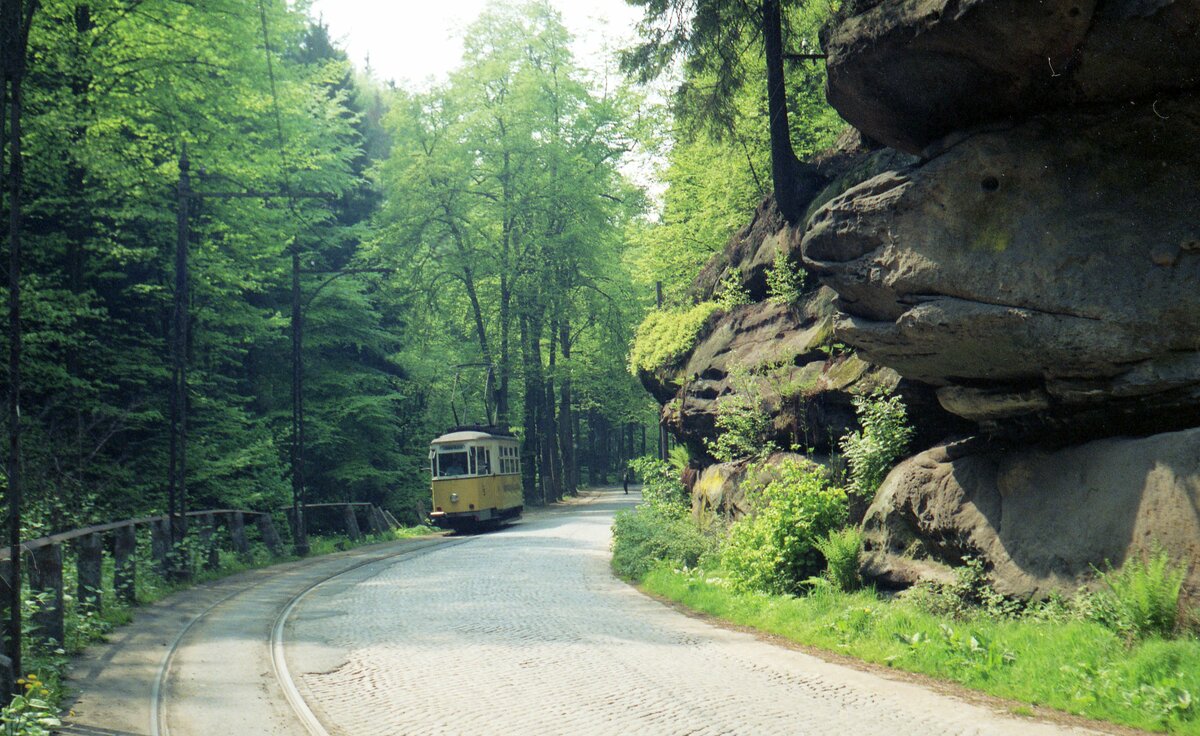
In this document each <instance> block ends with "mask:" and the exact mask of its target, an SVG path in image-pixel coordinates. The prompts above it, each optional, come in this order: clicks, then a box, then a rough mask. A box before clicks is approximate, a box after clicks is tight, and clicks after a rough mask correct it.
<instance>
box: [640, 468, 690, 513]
mask: <svg viewBox="0 0 1200 736" xmlns="http://www.w3.org/2000/svg"><path fill="white" fill-rule="evenodd" d="M629 466H630V467H631V468H633V472H634V473H636V474H637V476H638V477H639V478H641V479H642V505H643V506H648V507H650V508H653V509H654V510H655V511H658V512H660V513H662V514H665V515H667V516H685V515H686V514H687V512H688V508H689V507H690V504H689V503H688V496H687V489H686V488H684V486H683V482H682V481H681V480H680V479H679V478H680V475H681V472H680V471H678V470H676V469H675V467H673V466H672V465H671V463H666V462H663V461H662V460H659V459H658V458H656V457H653V456H651V455H645V456H643V457H639V458H637V459H635V460H631V461H630V463H629Z"/></svg>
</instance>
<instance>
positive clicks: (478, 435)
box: [429, 430, 515, 445]
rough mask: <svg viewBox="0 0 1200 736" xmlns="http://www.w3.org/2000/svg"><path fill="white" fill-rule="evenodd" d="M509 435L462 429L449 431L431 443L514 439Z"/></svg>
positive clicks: (443, 443) (446, 443)
mask: <svg viewBox="0 0 1200 736" xmlns="http://www.w3.org/2000/svg"><path fill="white" fill-rule="evenodd" d="M514 439H515V438H514V437H512V436H511V435H502V434H492V433H490V432H480V431H478V430H463V431H459V432H450V433H448V434H444V435H442V436H441V437H438V438H437V439H435V440H434V441H433V442H431V443H429V444H431V445H454V444H458V443H460V442H471V441H472V440H514Z"/></svg>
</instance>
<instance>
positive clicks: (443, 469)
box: [429, 427, 524, 529]
mask: <svg viewBox="0 0 1200 736" xmlns="http://www.w3.org/2000/svg"><path fill="white" fill-rule="evenodd" d="M429 472H430V475H431V476H432V485H433V513H431V514H430V515H429V516H430V518H431V519H432V520H433V523H434V524H437V525H438V526H440V527H443V528H446V529H466V528H470V527H474V526H477V525H479V524H483V523H499V522H500V521H502V520H504V519H512V518H516V517H517V516H520V515H521V509H522V504H523V503H524V498H523V496H522V493H521V455H520V443H519V442H518V441H517V438H516V437H514V436H512V434H511V433H509V432H505V431H503V430H501V429H498V428H496V427H455V428H454V429H452V430H451V431H450V432H449V433H447V434H444V435H442V436H441V437H438V438H437V439H435V440H434V441H433V442H431V443H430V445H429Z"/></svg>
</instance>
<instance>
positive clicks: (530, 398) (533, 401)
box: [518, 310, 545, 506]
mask: <svg viewBox="0 0 1200 736" xmlns="http://www.w3.org/2000/svg"><path fill="white" fill-rule="evenodd" d="M519 311H520V312H521V314H520V317H519V318H518V322H519V323H520V332H521V367H522V369H523V370H522V372H523V373H524V378H525V411H524V422H523V426H524V429H525V441H524V442H523V443H521V486H522V488H523V489H524V492H525V503H526V504H527V505H534V506H536V505H540V504H543V503H545V499H544V498H543V497H542V495H541V494H540V493H539V492H538V485H537V480H538V475H539V473H538V444H539V443H538V412H539V411H540V407H539V406H538V405H539V404H540V403H541V399H542V387H541V380H540V375H541V364H540V362H539V363H538V364H537V365H536V367H535V366H534V361H533V347H532V344H531V343H532V340H531V338H532V335H531V334H530V329H529V317H528V315H526V314H525V312H524V310H519Z"/></svg>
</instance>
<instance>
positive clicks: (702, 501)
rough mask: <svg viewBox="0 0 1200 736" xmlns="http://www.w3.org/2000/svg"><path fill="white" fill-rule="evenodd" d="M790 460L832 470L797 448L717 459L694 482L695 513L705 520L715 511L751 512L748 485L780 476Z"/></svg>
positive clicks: (729, 514) (733, 515)
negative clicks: (758, 458)
mask: <svg viewBox="0 0 1200 736" xmlns="http://www.w3.org/2000/svg"><path fill="white" fill-rule="evenodd" d="M788 462H791V463H800V464H803V465H808V466H810V467H811V468H813V469H814V470H816V471H818V472H828V471H827V470H826V469H825V468H823V467H822V466H820V465H817V464H816V463H814V462H813V461H812V460H811V459H810V458H808V457H807V456H805V455H800V454H797V453H794V452H773V453H771V454H770V455H768V456H767V457H766V458H763V460H762V461H761V462H757V463H750V462H748V461H746V460H739V461H737V462H732V463H716V464H713V465H710V466H708V467H707V468H705V469H704V470H703V471H702V472H701V473H700V474H699V477H698V478H697V479H696V482H695V484H694V485H693V486H692V516H693V517H695V519H696V520H697V521H699V522H700V523H701V524H704V523H706V521H707V520H708V517H711V516H712V515H717V516H720V517H722V518H724V519H726V520H730V519H737V518H739V517H741V516H744V515H746V514H748V513H750V512H751V511H752V509H751V505H750V500H749V499H748V498H747V496H746V493H747V490H748V488H749V487H750V486H754V487H757V488H762V487H764V486H765V485H767V484H768V483H770V482H771V481H772V480H775V479H776V478H778V477H779V472H778V471H779V467H780V466H781V465H783V464H784V463H788Z"/></svg>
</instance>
